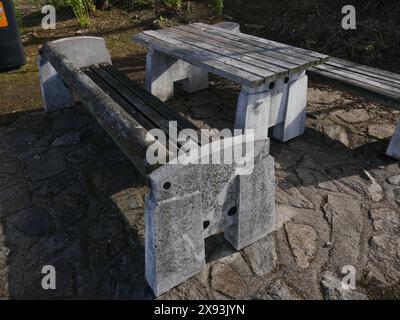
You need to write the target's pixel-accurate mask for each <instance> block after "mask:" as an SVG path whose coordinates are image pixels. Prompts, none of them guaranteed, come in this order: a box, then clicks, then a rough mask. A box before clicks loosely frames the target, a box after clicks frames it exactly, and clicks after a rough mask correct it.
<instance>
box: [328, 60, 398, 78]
mask: <svg viewBox="0 0 400 320" xmlns="http://www.w3.org/2000/svg"><path fill="white" fill-rule="evenodd" d="M326 64H328V65H330V64H332V65H335V66H341V67H343V69H346V70H352V71H354V72H359V73H364V74H367V75H370V76H372V77H377V76H382V77H381V79H388V80H390V81H393V82H396V83H400V74H397V73H393V72H390V71H387V70H382V69H378V68H373V67H369V66H365V65H361V64H359V63H355V62H351V61H348V60H344V59H339V58H330V59H329V61H328V62H326Z"/></svg>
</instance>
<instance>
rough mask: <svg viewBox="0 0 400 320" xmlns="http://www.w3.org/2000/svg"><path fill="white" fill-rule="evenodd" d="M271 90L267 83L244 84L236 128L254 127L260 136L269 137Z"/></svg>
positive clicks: (256, 133)
mask: <svg viewBox="0 0 400 320" xmlns="http://www.w3.org/2000/svg"><path fill="white" fill-rule="evenodd" d="M270 105H271V92H270V90H269V88H268V87H267V86H266V85H262V86H260V87H257V88H249V87H245V86H243V87H242V89H241V92H240V94H239V99H238V105H237V108H236V118H235V129H253V130H254V135H255V136H256V137H258V138H261V139H265V138H268V125H269V116H270Z"/></svg>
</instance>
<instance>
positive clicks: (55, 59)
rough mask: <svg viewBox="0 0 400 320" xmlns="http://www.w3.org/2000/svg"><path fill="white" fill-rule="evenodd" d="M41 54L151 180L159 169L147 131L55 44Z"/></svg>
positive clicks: (138, 168) (44, 47)
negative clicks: (150, 152)
mask: <svg viewBox="0 0 400 320" xmlns="http://www.w3.org/2000/svg"><path fill="white" fill-rule="evenodd" d="M41 54H42V55H43V56H45V57H46V59H48V60H49V61H50V63H51V64H52V66H53V67H54V69H55V70H56V71H57V72H58V73H59V75H60V76H61V77H62V79H63V80H64V81H65V83H66V84H67V86H68V87H69V88H70V89H71V90H72V91H74V92H75V93H76V94H77V96H78V97H79V99H80V100H81V101H82V102H83V103H84V105H85V106H86V108H87V109H88V111H89V112H90V113H91V114H92V115H93V117H94V118H95V119H96V120H97V121H98V122H99V124H100V125H101V126H102V127H103V128H104V129H105V130H106V131H107V133H108V134H109V135H110V137H111V138H112V139H113V140H114V141H115V142H116V143H117V144H118V145H119V146H120V148H121V149H122V150H123V151H124V153H125V154H126V155H127V156H128V158H129V159H130V160H131V161H132V163H133V164H134V165H135V167H136V168H137V170H138V172H139V173H140V174H141V176H142V178H143V179H144V180H147V179H148V178H147V175H148V173H149V172H151V171H152V170H154V169H155V168H156V167H155V166H150V165H149V164H148V163H147V161H146V150H147V142H146V134H147V130H146V129H145V128H144V127H143V126H142V125H141V124H140V123H139V122H138V121H137V120H135V119H134V118H133V117H132V116H131V115H130V114H129V113H128V112H126V111H125V110H124V109H123V108H122V107H121V106H119V105H118V104H117V103H116V102H115V101H114V100H113V99H112V98H111V97H110V96H109V95H107V93H105V92H104V91H103V90H102V89H101V88H99V87H98V86H97V85H96V84H95V83H94V82H93V80H91V79H90V78H89V77H88V76H87V75H86V74H85V73H84V72H83V71H81V70H79V69H78V68H77V66H76V65H74V64H73V63H72V62H71V61H69V60H68V59H67V57H66V56H65V55H64V54H63V53H62V52H60V51H59V50H58V49H57V46H56V45H55V44H52V43H47V44H45V45H44V46H43V48H42V50H41ZM160 148H162V146H161V145H160Z"/></svg>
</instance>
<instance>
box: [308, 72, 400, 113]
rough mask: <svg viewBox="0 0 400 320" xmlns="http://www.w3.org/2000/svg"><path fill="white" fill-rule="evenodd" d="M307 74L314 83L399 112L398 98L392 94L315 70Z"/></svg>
mask: <svg viewBox="0 0 400 320" xmlns="http://www.w3.org/2000/svg"><path fill="white" fill-rule="evenodd" d="M308 74H309V76H310V77H311V78H312V79H313V80H315V81H318V82H323V83H326V84H329V85H332V86H334V87H337V88H340V89H342V90H344V91H348V92H350V93H353V94H355V95H360V96H364V97H366V98H369V99H372V100H374V101H377V102H378V103H381V104H383V105H385V106H388V107H390V108H394V109H397V110H400V97H399V96H398V95H395V94H393V92H387V91H385V90H383V89H379V88H377V87H375V86H372V85H369V84H367V83H361V82H360V81H357V80H354V79H350V78H346V77H343V76H340V75H337V74H333V73H331V72H328V71H325V70H318V69H316V68H311V69H309V70H308Z"/></svg>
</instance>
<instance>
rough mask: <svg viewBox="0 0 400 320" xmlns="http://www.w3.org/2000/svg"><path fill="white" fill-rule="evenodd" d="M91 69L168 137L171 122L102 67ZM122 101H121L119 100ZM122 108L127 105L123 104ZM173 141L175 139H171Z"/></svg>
mask: <svg viewBox="0 0 400 320" xmlns="http://www.w3.org/2000/svg"><path fill="white" fill-rule="evenodd" d="M90 69H91V70H92V71H93V72H94V73H95V74H97V75H98V76H99V77H100V78H102V79H103V80H104V81H105V82H106V83H107V84H108V85H109V86H111V87H112V88H113V89H114V90H115V91H116V92H117V93H118V94H119V95H120V96H121V97H122V98H123V99H125V100H126V101H127V102H129V104H130V105H131V106H133V107H134V108H135V109H136V110H137V111H138V112H140V113H141V114H142V115H143V116H144V117H146V118H147V120H148V121H149V122H152V123H153V124H154V127H153V128H154V129H161V130H163V131H164V132H165V133H166V134H167V136H168V132H169V120H168V119H166V118H165V117H163V116H162V115H161V114H159V113H158V112H156V111H154V109H153V108H151V107H149V105H148V104H147V103H145V102H144V101H143V100H142V99H140V98H139V97H138V96H136V95H135V94H134V93H133V92H132V91H130V90H129V89H128V88H126V87H125V86H124V85H123V84H121V83H120V82H119V81H118V80H117V79H116V78H114V77H113V76H112V75H110V74H109V73H108V72H107V71H106V70H104V69H103V68H101V67H94V66H91V67H90ZM119 101H120V100H119ZM121 106H122V107H124V106H126V104H122V105H121ZM170 138H171V139H172V138H173V137H170ZM172 141H173V142H174V143H175V145H179V144H178V141H176V140H172Z"/></svg>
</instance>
